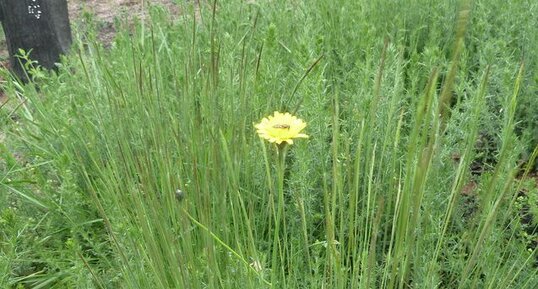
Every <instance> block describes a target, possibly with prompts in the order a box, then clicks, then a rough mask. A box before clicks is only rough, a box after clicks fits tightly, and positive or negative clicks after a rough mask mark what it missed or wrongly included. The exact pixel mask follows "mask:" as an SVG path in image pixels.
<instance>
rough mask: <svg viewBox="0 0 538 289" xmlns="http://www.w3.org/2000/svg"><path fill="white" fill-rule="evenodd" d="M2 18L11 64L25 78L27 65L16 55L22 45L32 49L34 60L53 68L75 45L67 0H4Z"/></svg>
mask: <svg viewBox="0 0 538 289" xmlns="http://www.w3.org/2000/svg"><path fill="white" fill-rule="evenodd" d="M0 20H1V21H2V26H3V28H4V33H5V35H6V43H7V46H8V50H9V55H10V62H11V67H12V69H13V71H14V72H15V73H16V75H17V76H19V78H21V79H22V80H26V73H25V72H24V66H23V65H21V64H20V61H19V59H18V58H16V57H15V55H16V54H17V53H18V51H19V49H24V50H25V51H26V52H28V51H31V52H30V58H31V59H32V60H36V61H37V62H38V64H39V65H41V66H42V67H45V68H48V69H51V68H54V67H55V66H54V64H55V63H57V62H58V61H59V59H60V54H64V53H66V52H67V50H68V49H69V46H70V45H71V28H70V26H69V15H68V10H67V0H0Z"/></svg>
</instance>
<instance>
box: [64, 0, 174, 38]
mask: <svg viewBox="0 0 538 289" xmlns="http://www.w3.org/2000/svg"><path fill="white" fill-rule="evenodd" d="M149 3H151V4H157V5H163V6H164V7H166V8H168V9H169V10H170V12H171V13H172V14H177V13H178V6H177V5H176V4H174V3H173V1H172V0H151V1H148V0H71V1H69V2H68V5H69V19H70V20H71V23H72V24H76V23H77V20H78V19H80V16H81V14H82V13H85V12H89V13H91V14H92V15H95V18H96V20H97V21H98V22H100V24H101V25H99V27H100V28H99V35H98V37H99V40H100V41H101V42H102V43H103V44H104V45H105V46H108V45H109V44H110V43H111V42H112V41H113V39H114V34H115V33H116V31H115V29H114V19H115V18H116V17H120V18H122V19H127V20H128V21H131V20H133V19H134V18H140V19H144V18H146V16H147V9H146V8H147V7H148V5H149Z"/></svg>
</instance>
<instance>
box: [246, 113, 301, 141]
mask: <svg viewBox="0 0 538 289" xmlns="http://www.w3.org/2000/svg"><path fill="white" fill-rule="evenodd" d="M254 127H255V128H256V132H257V133H258V135H259V136H260V137H261V138H263V139H266V140H267V141H269V142H271V143H276V144H281V143H283V142H286V143H288V144H293V139H294V138H308V135H306V134H304V133H300V132H301V131H302V130H303V129H304V128H305V127H306V123H305V122H304V121H303V120H302V119H299V118H297V117H296V116H294V115H291V114H290V113H289V112H286V113H281V112H278V111H275V112H274V113H273V115H270V116H268V117H264V118H263V119H262V120H261V122H260V123H258V124H254Z"/></svg>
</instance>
